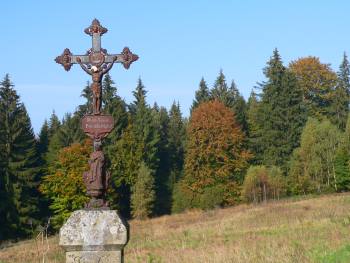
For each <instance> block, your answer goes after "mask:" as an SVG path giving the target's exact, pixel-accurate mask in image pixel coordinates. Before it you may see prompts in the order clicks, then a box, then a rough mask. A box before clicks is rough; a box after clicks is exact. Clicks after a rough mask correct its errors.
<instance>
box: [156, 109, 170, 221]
mask: <svg viewBox="0 0 350 263" xmlns="http://www.w3.org/2000/svg"><path fill="white" fill-rule="evenodd" d="M152 113H153V119H154V122H155V123H154V125H155V128H156V129H157V130H158V132H159V142H158V145H157V148H158V159H159V166H158V169H157V170H156V172H155V193H156V203H155V205H154V208H155V211H154V212H155V214H157V215H161V214H167V213H169V212H170V207H171V206H170V205H171V194H170V191H169V188H168V185H167V183H168V180H169V173H170V152H169V142H168V137H169V135H168V129H169V127H168V126H169V115H168V112H167V110H166V108H164V107H160V108H159V107H158V105H157V104H156V103H155V105H154V106H153V108H152Z"/></svg>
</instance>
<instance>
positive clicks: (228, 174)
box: [180, 100, 250, 208]
mask: <svg viewBox="0 0 350 263" xmlns="http://www.w3.org/2000/svg"><path fill="white" fill-rule="evenodd" d="M187 136H188V139H187V151H186V156H185V175H184V178H183V181H182V182H180V185H181V187H180V191H181V188H182V189H183V190H184V191H186V193H190V194H191V195H192V197H191V199H192V202H191V204H190V206H192V207H200V208H209V207H211V206H214V205H225V204H232V203H234V201H235V199H236V198H237V196H238V195H239V194H238V192H239V191H238V188H239V186H238V185H239V184H241V181H242V171H243V170H244V169H245V168H246V166H247V161H248V159H249V157H250V154H249V153H248V151H246V150H245V149H244V147H243V140H244V135H243V133H242V131H241V130H240V127H239V125H238V124H237V122H236V120H235V116H234V114H233V112H232V111H231V110H230V109H229V108H227V107H225V105H224V104H223V103H221V102H219V101H217V100H214V101H209V102H205V103H202V104H200V105H199V106H198V107H197V108H196V109H194V111H193V112H192V117H191V120H190V123H189V126H188V129H187ZM211 200H216V202H215V203H216V204H215V203H208V202H209V201H211Z"/></svg>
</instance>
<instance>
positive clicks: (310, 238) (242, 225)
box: [0, 194, 350, 263]
mask: <svg viewBox="0 0 350 263" xmlns="http://www.w3.org/2000/svg"><path fill="white" fill-rule="evenodd" d="M130 225H131V239H130V242H129V244H128V245H127V247H126V250H125V259H126V260H125V262H126V263H128V262H177V263H180V262H181V263H183V262H186V263H188V262H198V263H199V262H200V263H204V262H213V263H214V262H235V263H236V262H244V263H247V262H254V263H255V262H278V263H284V262H298V263H302V262H307V263H309V262H325V263H332V262H337V263H338V262H339V263H341V262H344V263H345V262H350V194H338V195H329V196H322V197H317V198H310V199H304V200H294V201H293V200H284V201H280V202H275V203H269V204H267V205H258V206H253V205H249V206H248V205H240V206H237V207H233V208H227V209H216V210H212V211H207V212H201V211H190V212H187V213H184V214H179V215H172V216H163V217H160V218H156V219H152V220H147V221H131V222H130ZM57 243H58V240H57V237H52V238H50V239H49V242H48V245H49V246H47V244H45V242H44V243H42V242H41V240H38V241H36V242H35V241H34V240H32V241H25V242H21V243H19V244H18V245H16V246H13V247H10V248H6V249H3V250H0V262H1V263H18V262H21V263H23V262H27V263H32V262H42V261H39V260H38V259H39V258H41V257H42V253H43V251H45V250H47V254H46V256H45V257H46V260H45V263H48V262H49V263H63V262H64V253H63V251H62V250H61V249H60V248H59V247H58V246H57Z"/></svg>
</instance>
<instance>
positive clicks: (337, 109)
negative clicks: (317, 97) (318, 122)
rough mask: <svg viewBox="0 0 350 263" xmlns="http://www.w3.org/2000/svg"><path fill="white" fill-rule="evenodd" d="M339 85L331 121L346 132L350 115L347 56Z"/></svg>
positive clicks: (336, 88) (343, 62) (349, 81)
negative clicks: (349, 115) (349, 114)
mask: <svg viewBox="0 0 350 263" xmlns="http://www.w3.org/2000/svg"><path fill="white" fill-rule="evenodd" d="M337 75H338V79H337V85H336V87H335V91H334V94H333V99H332V106H331V112H332V114H331V115H330V120H331V121H332V123H334V124H335V125H336V126H337V127H338V128H339V129H340V130H342V131H344V130H345V126H346V121H347V116H348V113H349V96H350V65H349V61H348V58H347V56H346V54H345V53H344V57H343V61H342V63H341V65H340V66H339V71H338V73H337Z"/></svg>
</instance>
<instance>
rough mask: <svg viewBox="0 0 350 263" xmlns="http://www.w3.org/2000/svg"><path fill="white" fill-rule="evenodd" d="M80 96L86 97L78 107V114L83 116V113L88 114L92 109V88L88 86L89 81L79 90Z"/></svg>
mask: <svg viewBox="0 0 350 263" xmlns="http://www.w3.org/2000/svg"><path fill="white" fill-rule="evenodd" d="M80 97H83V98H84V99H86V101H85V103H84V104H82V105H79V107H78V112H79V113H80V114H79V115H81V116H83V115H85V114H90V113H91V111H92V108H91V107H92V106H91V105H92V90H91V87H90V82H89V81H87V82H86V86H85V87H84V89H83V91H82V92H81V95H80Z"/></svg>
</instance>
